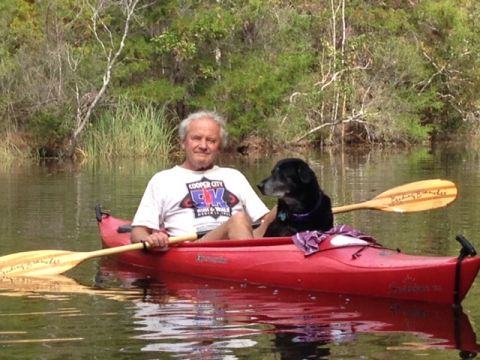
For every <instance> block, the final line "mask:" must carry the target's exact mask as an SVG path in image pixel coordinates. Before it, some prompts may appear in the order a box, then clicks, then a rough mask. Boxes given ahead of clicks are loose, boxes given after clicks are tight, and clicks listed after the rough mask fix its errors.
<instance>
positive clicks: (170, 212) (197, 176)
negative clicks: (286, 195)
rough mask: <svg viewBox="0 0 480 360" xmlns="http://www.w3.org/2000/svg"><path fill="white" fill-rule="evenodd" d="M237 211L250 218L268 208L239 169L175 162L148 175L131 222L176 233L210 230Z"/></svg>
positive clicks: (258, 216)
mask: <svg viewBox="0 0 480 360" xmlns="http://www.w3.org/2000/svg"><path fill="white" fill-rule="evenodd" d="M239 211H246V213H247V214H248V215H249V216H250V219H251V220H252V222H255V221H257V220H259V219H260V218H261V217H262V216H264V215H265V214H266V213H268V211H269V209H268V208H267V206H266V205H265V204H264V203H263V202H262V200H261V199H260V198H259V197H258V195H257V194H256V193H255V191H254V190H253V188H252V187H251V186H250V184H249V182H248V180H247V179H246V178H245V176H244V175H243V174H242V173H241V172H240V171H238V170H236V169H232V168H227V167H219V166H214V167H213V168H212V169H209V170H206V171H192V170H188V169H185V168H183V167H181V166H178V165H177V166H174V167H173V168H171V169H167V170H163V171H160V172H158V173H156V174H155V175H154V176H153V177H152V178H151V180H150V181H149V183H148V185H147V188H146V189H145V192H144V194H143V197H142V200H141V202H140V205H139V207H138V210H137V213H136V214H135V217H134V219H133V222H132V225H133V226H146V227H148V228H150V229H153V230H159V229H162V228H163V229H165V230H166V231H167V232H168V234H169V235H170V236H178V235H181V234H184V233H188V232H202V231H208V230H212V229H214V228H216V227H217V226H218V225H220V224H222V223H223V222H225V221H227V220H228V218H230V217H231V216H232V215H233V214H235V213H237V212H239Z"/></svg>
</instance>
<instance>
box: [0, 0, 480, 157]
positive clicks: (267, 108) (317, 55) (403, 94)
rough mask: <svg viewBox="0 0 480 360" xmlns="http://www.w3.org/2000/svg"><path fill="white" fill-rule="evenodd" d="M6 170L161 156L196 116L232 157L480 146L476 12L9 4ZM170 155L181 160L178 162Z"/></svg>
mask: <svg viewBox="0 0 480 360" xmlns="http://www.w3.org/2000/svg"><path fill="white" fill-rule="evenodd" d="M0 13H1V14H2V19H3V20H4V21H3V22H2V23H1V24H0V34H1V35H2V36H1V37H0V39H1V40H0V134H1V135H2V136H1V140H0V160H1V161H3V162H9V161H23V160H25V161H30V160H38V159H41V158H55V159H62V160H63V159H74V160H75V159H76V160H88V159H92V158H98V157H105V158H135V157H149V156H155V157H157V158H158V157H163V158H167V157H169V156H171V155H172V154H174V153H175V151H176V146H177V145H176V143H177V140H176V126H177V124H178V123H179V121H180V119H182V118H184V117H185V116H186V115H188V113H190V112H192V111H195V110H198V109H208V110H216V111H218V112H219V113H221V114H222V115H224V116H225V118H226V119H227V121H228V130H229V133H230V147H229V149H228V151H230V152H239V153H241V154H243V155H248V154H253V153H255V152H262V153H263V152H267V153H268V152H272V151H277V150H285V149H287V148H309V147H312V146H315V147H336V146H357V145H361V146H365V147H369V146H377V145H381V146H391V145H394V146H402V147H409V146H413V145H418V144H430V143H432V142H435V141H438V140H449V139H454V138H465V137H468V138H476V137H478V135H479V134H480V131H479V130H480V101H479V99H478V93H479V92H480V66H479V65H480V58H479V57H478V53H479V52H480V24H478V21H476V19H478V18H479V17H480V4H479V3H478V1H474V0H419V1H393V0H389V1H382V2H377V1H364V0H354V1H346V0H328V1H327V0H321V1H276V0H266V1H260V2H259V1H247V2H240V1H229V2H224V1H211V2H210V1H202V2H199V1H184V2H177V1H173V0H171V1H170V0H167V1H156V0H154V1H150V2H144V1H140V0H122V1H113V0H103V1H100V2H89V1H83V0H82V1H81V0H49V1H46V2H31V1H27V0H18V1H17V0H15V1H14V0H7V1H5V2H3V3H2V5H0ZM173 156H174V155H173Z"/></svg>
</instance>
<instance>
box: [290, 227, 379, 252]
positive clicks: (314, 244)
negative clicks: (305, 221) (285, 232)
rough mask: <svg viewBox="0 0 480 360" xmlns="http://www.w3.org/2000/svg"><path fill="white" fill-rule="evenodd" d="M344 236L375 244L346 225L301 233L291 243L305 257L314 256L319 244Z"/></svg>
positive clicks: (370, 238) (368, 237) (367, 236)
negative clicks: (330, 237)
mask: <svg viewBox="0 0 480 360" xmlns="http://www.w3.org/2000/svg"><path fill="white" fill-rule="evenodd" d="M340 234H341V235H346V236H351V237H353V238H357V239H361V240H364V241H367V242H369V243H373V244H376V243H377V241H376V240H375V239H374V238H373V237H371V236H370V235H366V234H364V233H362V232H360V231H359V230H357V229H354V228H352V227H350V226H348V225H336V226H334V227H333V228H331V229H330V230H328V231H325V232H321V231H316V230H314V231H303V232H299V233H297V234H295V235H293V236H292V240H293V243H294V244H295V245H296V246H297V247H298V248H299V249H300V250H302V251H303V252H304V253H305V256H309V255H312V254H315V253H316V252H318V251H319V250H320V243H321V242H322V241H323V240H325V239H326V238H328V237H329V236H332V235H340Z"/></svg>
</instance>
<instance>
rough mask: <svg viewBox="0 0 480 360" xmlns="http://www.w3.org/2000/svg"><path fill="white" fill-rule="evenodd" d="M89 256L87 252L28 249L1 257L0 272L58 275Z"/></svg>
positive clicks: (11, 274)
mask: <svg viewBox="0 0 480 360" xmlns="http://www.w3.org/2000/svg"><path fill="white" fill-rule="evenodd" d="M87 258H88V255H87V253H82V252H71V251H65V250H38V251H26V252H21V253H16V254H11V255H5V256H2V257H0V273H1V274H2V277H8V276H18V275H21V276H45V275H56V274H61V273H64V272H65V271H67V270H70V269H71V268H73V267H75V266H76V265H78V264H79V263H80V262H82V261H83V260H85V259H87Z"/></svg>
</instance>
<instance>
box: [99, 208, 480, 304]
mask: <svg viewBox="0 0 480 360" xmlns="http://www.w3.org/2000/svg"><path fill="white" fill-rule="evenodd" d="M97 221H98V223H99V228H100V234H101V238H102V242H103V246H104V247H105V248H111V247H117V246H122V245H126V244H129V243H130V234H129V233H128V232H125V230H124V229H125V225H128V224H129V223H130V222H129V221H128V220H122V219H118V218H115V217H113V216H111V215H109V214H106V213H103V212H101V210H99V209H97ZM460 240H462V241H461V243H462V250H461V252H460V255H459V256H458V257H452V256H441V257H440V256H439V257H434V256H413V255H406V254H403V253H400V252H398V251H393V250H390V249H387V248H384V247H381V246H379V245H377V244H371V243H367V242H364V241H362V240H360V239H355V238H351V237H347V236H343V235H332V236H329V237H328V239H326V240H325V241H322V243H321V245H320V249H319V251H318V252H316V253H315V254H313V255H310V256H306V255H305V253H304V252H303V251H301V250H300V249H299V248H298V247H297V246H296V245H294V244H293V242H292V238H291V237H281V238H261V239H252V240H242V241H239V240H226V241H214V242H204V243H202V242H198V243H195V242H188V243H187V242H183V243H179V244H176V245H174V246H171V247H170V249H169V250H168V251H159V250H155V249H153V250H147V251H143V250H136V251H129V252H123V253H119V254H117V255H115V256H116V257H117V259H118V260H119V261H120V262H123V263H126V264H129V265H133V266H137V267H140V268H143V269H144V270H148V271H150V272H151V273H152V274H153V275H154V274H159V273H162V272H174V273H177V274H185V275H194V276H198V277H204V278H210V279H223V280H233V281H237V282H243V283H251V284H265V285H270V286H278V287H287V288H293V289H308V290H315V291H321V292H328V293H337V294H352V295H362V296H370V297H382V298H394V299H402V300H415V301H428V302H435V303H443V304H460V302H461V301H462V300H463V299H464V297H465V296H466V294H467V292H468V291H469V289H470V287H471V286H472V284H473V282H474V280H475V277H476V275H477V273H478V271H479V268H480V257H477V256H475V255H476V252H475V249H473V247H472V246H471V245H470V244H469V243H468V241H466V240H465V239H463V238H462V239H459V241H460Z"/></svg>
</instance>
